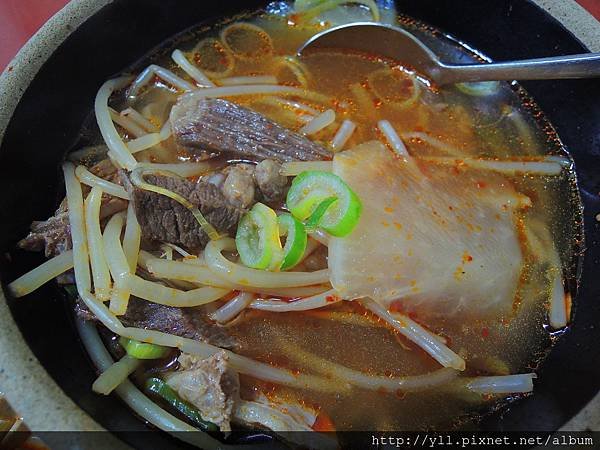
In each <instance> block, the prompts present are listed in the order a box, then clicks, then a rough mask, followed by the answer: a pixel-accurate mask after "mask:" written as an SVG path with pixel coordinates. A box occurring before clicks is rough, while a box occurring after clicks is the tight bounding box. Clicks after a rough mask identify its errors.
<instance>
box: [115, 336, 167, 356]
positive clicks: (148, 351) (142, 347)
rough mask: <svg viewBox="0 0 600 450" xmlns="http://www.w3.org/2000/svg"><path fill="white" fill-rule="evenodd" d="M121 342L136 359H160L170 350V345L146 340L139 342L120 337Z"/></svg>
mask: <svg viewBox="0 0 600 450" xmlns="http://www.w3.org/2000/svg"><path fill="white" fill-rule="evenodd" d="M119 343H120V344H121V346H122V347H123V348H124V349H125V351H126V352H127V354H128V355H129V356H132V357H134V358H136V359H159V358H163V357H164V356H166V354H167V353H168V352H169V348H168V347H163V346H161V345H155V344H148V343H146V342H139V341H135V340H133V339H127V338H124V337H122V338H120V339H119Z"/></svg>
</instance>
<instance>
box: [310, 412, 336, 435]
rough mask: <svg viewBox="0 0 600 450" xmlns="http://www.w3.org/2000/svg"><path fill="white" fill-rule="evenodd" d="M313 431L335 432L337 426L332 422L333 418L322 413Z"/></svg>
mask: <svg viewBox="0 0 600 450" xmlns="http://www.w3.org/2000/svg"><path fill="white" fill-rule="evenodd" d="M312 429H313V430H315V431H321V432H326V431H335V425H334V423H333V420H331V417H329V416H328V415H327V414H326V413H324V412H323V411H320V412H319V414H318V415H317V418H316V419H315V423H313V426H312Z"/></svg>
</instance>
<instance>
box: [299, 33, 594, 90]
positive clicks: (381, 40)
mask: <svg viewBox="0 0 600 450" xmlns="http://www.w3.org/2000/svg"><path fill="white" fill-rule="evenodd" d="M325 49H328V50H331V49H346V50H353V51H359V52H364V53H368V54H376V55H380V56H382V57H385V58H389V59H392V60H394V61H398V62H400V63H402V65H404V66H407V67H410V68H412V69H414V70H416V71H417V72H418V73H420V74H421V75H424V76H425V77H427V78H429V79H430V80H432V81H433V82H435V83H436V84H438V85H444V84H454V83H461V82H472V81H500V80H509V81H510V80H546V79H564V78H593V77H599V76H600V53H584V54H578V55H568V56H556V57H551V58H538V59H527V60H522V61H510V62H501V63H488V64H464V65H456V64H446V63H444V62H443V61H441V60H440V59H439V58H438V56H437V55H436V54H435V53H434V52H432V51H431V50H430V49H429V48H428V47H427V46H426V45H425V44H423V43H422V42H421V41H420V40H419V39H417V38H416V37H415V36H414V35H412V34H411V33H409V32H407V31H406V30H404V29H402V28H400V27H397V26H393V25H387V24H380V23H373V22H354V23H351V24H346V25H340V26H337V27H333V28H330V29H328V30H326V31H323V32H321V33H319V34H316V35H315V36H313V37H312V38H310V39H309V40H308V41H307V42H306V43H305V44H304V45H303V46H302V47H301V48H300V49H299V50H298V55H299V56H302V55H303V54H307V53H309V52H313V51H319V50H325Z"/></svg>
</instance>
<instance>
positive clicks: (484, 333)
mask: <svg viewBox="0 0 600 450" xmlns="http://www.w3.org/2000/svg"><path fill="white" fill-rule="evenodd" d="M489 335H490V330H489V328H488V327H483V329H482V330H481V336H483V337H484V338H487V337H488V336H489Z"/></svg>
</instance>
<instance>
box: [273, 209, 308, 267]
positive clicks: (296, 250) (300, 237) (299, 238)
mask: <svg viewBox="0 0 600 450" xmlns="http://www.w3.org/2000/svg"><path fill="white" fill-rule="evenodd" d="M278 223H279V235H280V236H287V237H286V240H285V246H284V247H283V262H282V263H281V267H280V269H281V270H287V269H291V268H292V267H294V266H295V265H296V264H298V263H299V262H300V260H301V259H302V257H303V256H304V252H305V251H306V243H307V242H308V235H307V234H306V229H305V228H304V225H303V224H302V222H300V221H299V220H298V219H296V218H295V217H294V216H292V215H291V214H287V213H285V214H281V215H280V216H279V217H278Z"/></svg>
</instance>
